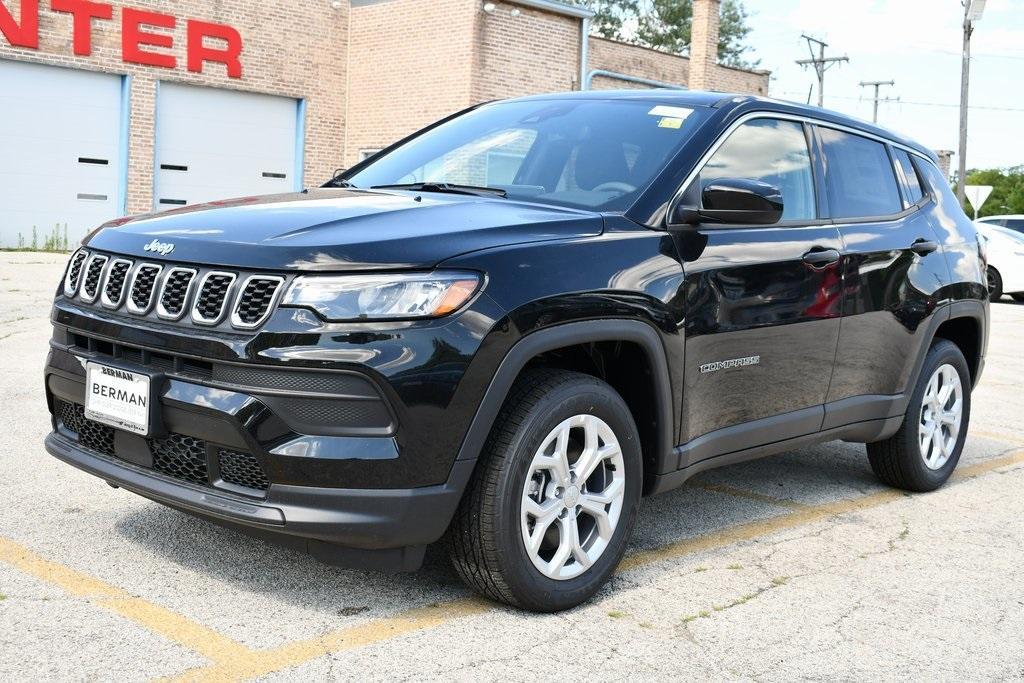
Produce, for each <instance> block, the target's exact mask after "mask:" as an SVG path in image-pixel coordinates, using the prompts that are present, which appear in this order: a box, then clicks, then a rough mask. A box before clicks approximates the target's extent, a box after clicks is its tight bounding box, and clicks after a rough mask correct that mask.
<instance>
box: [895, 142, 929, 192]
mask: <svg viewBox="0 0 1024 683" xmlns="http://www.w3.org/2000/svg"><path fill="white" fill-rule="evenodd" d="M893 153H894V154H895V156H896V163H898V164H899V165H900V168H901V169H903V177H904V178H906V179H907V184H906V185H904V189H905V190H906V191H907V202H908V205H909V206H913V205H914V204H917V203H918V202H919V201H921V199H923V198H924V188H922V187H921V178H919V177H918V175H917V169H916V168H914V162H912V161H911V160H910V155H909V154H908V153H906V152H904V151H903V150H902V149H894V150H893Z"/></svg>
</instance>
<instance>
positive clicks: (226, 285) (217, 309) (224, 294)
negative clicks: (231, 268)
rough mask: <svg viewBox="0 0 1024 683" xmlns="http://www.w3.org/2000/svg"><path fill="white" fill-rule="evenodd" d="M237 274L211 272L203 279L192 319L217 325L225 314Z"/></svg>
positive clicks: (205, 323)
mask: <svg viewBox="0 0 1024 683" xmlns="http://www.w3.org/2000/svg"><path fill="white" fill-rule="evenodd" d="M234 282H235V276H234V275H232V274H231V273H210V274H208V275H207V276H206V278H205V279H204V280H203V284H202V286H201V287H200V288H199V296H198V297H197V298H196V307H195V310H194V311H193V312H192V319H193V320H195V321H196V322H198V323H202V324H204V325H216V324H217V323H219V322H220V320H221V317H222V316H223V314H224V304H225V303H226V302H227V299H228V294H229V293H230V292H231V285H232V284H234Z"/></svg>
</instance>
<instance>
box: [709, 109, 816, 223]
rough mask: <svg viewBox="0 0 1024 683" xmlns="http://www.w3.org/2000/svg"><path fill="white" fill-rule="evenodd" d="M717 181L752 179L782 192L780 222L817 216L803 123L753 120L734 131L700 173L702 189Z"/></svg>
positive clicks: (811, 218)
mask: <svg viewBox="0 0 1024 683" xmlns="http://www.w3.org/2000/svg"><path fill="white" fill-rule="evenodd" d="M720 178H751V179H753V180H760V181H761V182H765V183H768V184H769V185H773V186H775V187H777V188H778V189H779V190H781V191H782V201H783V204H784V206H783V214H782V220H813V219H814V218H816V217H817V215H818V211H817V204H816V202H815V195H814V173H813V171H812V166H811V156H810V154H809V152H808V150H807V137H806V136H805V135H804V127H803V124H801V123H797V122H795V121H782V120H779V119H754V120H753V121H749V122H747V123H745V124H743V125H742V126H740V127H739V128H737V129H736V130H735V131H734V132H733V133H732V135H730V136H729V139H728V140H726V141H725V143H724V144H722V146H721V147H719V148H718V151H717V152H715V154H714V156H712V157H711V160H710V161H708V163H707V165H706V166H704V168H703V169H702V170H701V172H700V181H701V184H702V185H701V186H702V187H704V186H706V185H707V184H708V183H710V182H711V181H713V180H718V179H720Z"/></svg>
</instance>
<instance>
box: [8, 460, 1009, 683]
mask: <svg viewBox="0 0 1024 683" xmlns="http://www.w3.org/2000/svg"><path fill="white" fill-rule="evenodd" d="M1021 464H1024V450H1017V451H1014V452H1012V453H1009V454H1007V455H1004V456H1000V457H997V458H993V459H991V460H987V461H984V462H980V463H977V464H974V465H968V466H966V467H963V468H960V469H959V470H958V471H957V472H956V473H955V475H954V478H955V479H956V480H958V481H964V480H968V479H973V478H975V477H978V476H980V475H983V474H986V473H989V472H993V471H995V470H999V469H1003V468H1006V467H1011V466H1015V465H1021ZM736 491H739V489H736ZM747 493H750V492H747ZM756 495H759V494H756ZM905 495H907V494H905V493H902V492H900V491H894V490H887V491H881V492H879V493H875V494H871V495H867V496H863V497H861V498H855V499H850V500H841V501H836V502H832V503H825V504H822V505H814V506H804V507H801V508H799V509H794V510H793V511H792V512H788V513H785V514H782V515H779V516H777V517H773V518H771V519H767V520H763V521H758V522H749V523H746V524H740V525H737V526H732V527H728V528H726V529H721V530H719V531H716V532H712V533H709V534H706V535H704V536H700V537H696V538H691V539H685V540H682V541H677V542H675V543H670V544H668V545H665V546H661V547H658V548H654V549H651V550H645V551H640V552H637V553H633V554H631V555H629V556H628V557H626V558H625V559H624V560H623V561H622V563H621V564H620V565H619V568H618V569H617V572H620V573H621V572H627V571H631V570H634V569H638V568H641V567H644V566H647V565H651V564H654V563H657V562H663V561H666V560H671V559H675V558H678V557H681V556H684V555H689V554H693V553H697V552H706V551H709V550H715V549H719V548H724V547H728V546H730V545H733V544H735V543H739V542H742V541H749V540H753V539H755V538H760V537H763V536H767V535H770V534H773V533H776V532H779V531H783V530H785V529H791V528H794V527H798V526H801V525H805V524H810V523H813V522H817V521H820V520H823V519H828V518H830V517H835V516H838V515H843V514H848V513H851V512H857V511H861V510H867V509H870V508H874V507H878V506H880V505H884V504H885V503H889V502H892V501H894V500H898V499H900V498H901V497H903V496H905ZM769 498H770V497H769ZM790 502H791V501H790ZM0 561H2V562H5V563H7V564H10V565H12V566H14V567H16V568H17V569H20V570H21V571H23V572H25V573H27V574H31V575H33V576H36V577H37V578H40V579H42V580H44V581H47V582H49V583H52V584H55V585H57V586H59V587H61V588H63V589H64V590H66V591H68V592H69V593H71V594H73V595H78V596H81V597H84V598H86V599H88V600H89V601H90V602H92V603H94V604H96V605H99V606H101V607H104V608H106V609H109V610H111V611H112V612H114V613H116V614H119V615H121V616H123V617H125V618H127V619H130V620H132V621H134V622H135V623H137V624H139V625H141V626H144V627H146V628H148V629H150V630H151V631H153V632H155V633H158V634H160V635H163V636H164V637H166V638H168V639H169V640H171V641H172V642H174V643H177V644H179V645H181V646H182V647H186V648H189V649H191V650H193V651H195V652H197V653H199V654H201V655H203V656H204V657H206V658H207V659H209V660H211V664H210V665H209V666H205V667H200V668H197V669H192V670H190V671H187V672H185V673H184V674H182V675H181V676H180V678H179V679H178V680H185V681H227V680H232V681H235V680H246V679H252V678H258V677H260V676H265V675H268V674H272V673H275V672H278V671H282V670H284V669H288V668H291V667H295V666H299V665H301V664H305V663H307V662H309V661H312V660H314V659H317V658H318V657H322V656H325V655H328V654H331V653H335V652H343V651H346V650H352V649H355V648H359V647H363V646H366V645H372V644H375V643H380V642H385V641H388V640H391V639H393V638H396V637H399V636H402V635H404V634H407V633H411V632H415V631H420V630H424V629H430V628H436V627H439V626H442V625H444V624H447V623H449V622H451V621H453V620H455V619H459V618H463V617H468V616H472V615H475V614H481V613H484V612H489V611H492V610H494V609H496V608H497V606H495V605H493V604H492V603H488V602H485V601H483V600H481V599H478V598H461V599H457V600H451V601H448V602H444V603H440V604H437V605H431V606H428V607H421V608H415V609H411V610H407V611H405V612H401V613H399V614H397V615H394V616H391V617H385V618H381V619H376V620H373V621H370V622H367V623H365V624H361V625H358V626H353V627H348V628H343V629H339V630H337V631H333V632H331V633H328V634H325V635H323V636H319V637H315V638H311V639H308V640H301V641H296V642H292V643H287V644H285V645H282V646H280V647H277V648H272V649H269V650H253V649H251V648H248V647H246V646H244V645H242V644H240V643H238V642H236V641H234V640H231V639H229V638H227V637H225V636H222V635H220V634H219V633H217V632H215V631H213V630H211V629H208V628H206V627H204V626H202V625H200V624H197V623H195V622H192V621H189V620H188V619H186V618H185V617H182V616H180V615H178V614H175V613H174V612H171V611H170V610H167V609H165V608H163V607H159V606H157V605H154V604H153V603H150V602H147V601H145V600H143V599H141V598H136V597H133V596H132V595H130V594H129V593H127V592H126V591H123V590H121V589H119V588H116V587H114V586H110V585H108V584H106V583H104V582H102V581H100V580H98V579H96V578H93V577H90V576H88V575H86V574H82V573H81V572H78V571H75V570H73V569H70V568H68V567H65V566H63V565H60V564H58V563H56V562H51V561H49V560H46V559H44V558H42V557H40V556H39V555H36V554H35V553H33V552H31V551H29V550H28V549H26V548H23V547H22V546H20V545H18V544H16V543H14V542H13V541H9V540H6V539H3V538H0Z"/></svg>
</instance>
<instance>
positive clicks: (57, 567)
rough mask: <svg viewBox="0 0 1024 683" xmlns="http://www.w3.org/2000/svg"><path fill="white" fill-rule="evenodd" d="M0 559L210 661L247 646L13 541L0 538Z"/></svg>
mask: <svg viewBox="0 0 1024 683" xmlns="http://www.w3.org/2000/svg"><path fill="white" fill-rule="evenodd" d="M0 562H4V563H6V564H9V565H11V566H12V567H14V568H15V569H19V570H21V571H22V572H24V573H25V574H29V575H30V576H34V577H36V578H37V579H40V580H42V581H45V582H47V583H50V584H53V585H55V586H58V587H59V588H62V589H63V590H65V591H67V592H68V593H70V594H71V595H76V596H78V597H81V598H85V599H86V600H88V601H89V602H90V603H92V604H94V605H97V606H99V607H102V608H104V609H107V610H110V611H111V612H113V613H115V614H117V615H119V616H122V617H124V618H125V619H129V620H131V621H134V622H135V623H137V624H139V625H140V626H143V627H144V628H147V629H149V630H150V631H153V632H154V633H158V634H160V635H162V636H163V637H165V638H167V639H168V640H170V641H171V642H173V643H176V644H178V645H180V646H181V647H184V648H187V649H189V650H192V651H193V652H198V653H199V654H201V655H203V656H204V657H206V658H208V659H210V660H212V661H214V662H221V661H231V660H234V659H236V658H238V657H241V656H246V655H248V653H249V652H250V650H249V649H248V648H246V647H245V646H243V645H240V644H239V643H236V642H235V641H233V640H231V639H230V638H226V637H224V636H222V635H221V634H219V633H217V632H216V631H214V630H212V629H209V628H206V627H205V626H202V625H200V624H197V623H195V622H193V621H189V620H188V619H186V618H185V617H183V616H181V615H179V614H176V613H174V612H172V611H170V610H168V609H165V608H163V607H160V606H158V605H154V604H153V603H151V602H147V601H146V600H143V599H142V598H137V597H135V596H133V595H131V594H130V593H128V592H127V591H124V590H122V589H120V588H116V587H115V586H111V585H109V584H107V583H104V582H103V581H100V580H99V579H97V578H94V577H92V576H89V575H88V574H83V573H82V572H79V571H75V570H74V569H71V568H70V567H65V566H64V565H62V564H58V563H56V562H52V561H50V560H47V559H45V558H43V557H41V556H39V555H37V554H36V553H34V552H32V551H31V550H29V549H28V548H25V547H23V546H21V545H18V544H17V543H15V542H14V541H11V540H8V539H6V538H3V537H0Z"/></svg>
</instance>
